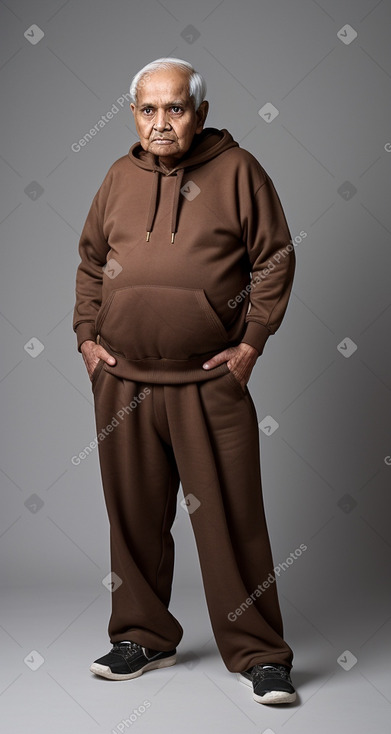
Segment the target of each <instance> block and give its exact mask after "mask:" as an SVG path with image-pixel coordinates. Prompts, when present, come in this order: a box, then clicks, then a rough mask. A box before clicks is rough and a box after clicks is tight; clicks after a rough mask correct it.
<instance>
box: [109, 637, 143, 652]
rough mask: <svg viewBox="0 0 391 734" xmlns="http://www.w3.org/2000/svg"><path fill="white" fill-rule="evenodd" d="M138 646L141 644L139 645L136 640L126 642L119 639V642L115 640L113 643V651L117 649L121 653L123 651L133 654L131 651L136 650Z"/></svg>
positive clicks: (138, 648)
mask: <svg viewBox="0 0 391 734" xmlns="http://www.w3.org/2000/svg"><path fill="white" fill-rule="evenodd" d="M124 648H125V649H124ZM140 648H141V645H139V644H138V642H126V641H122V640H121V641H120V642H115V643H114V644H113V652H115V651H117V650H119V651H120V652H121V653H122V655H123V654H124V652H126V653H127V654H133V652H138V651H139V650H140Z"/></svg>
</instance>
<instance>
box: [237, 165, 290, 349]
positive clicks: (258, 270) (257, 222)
mask: <svg viewBox="0 0 391 734" xmlns="http://www.w3.org/2000/svg"><path fill="white" fill-rule="evenodd" d="M246 230H247V231H246V239H247V252H248V256H249V259H250V263H251V275H252V280H251V291H250V308H249V311H248V313H247V316H246V323H247V327H246V331H245V334H244V336H243V338H242V341H243V342H245V343H246V344H250V345H251V346H253V347H255V349H257V350H258V352H259V354H262V352H263V349H264V346H265V343H266V340H267V339H268V337H269V336H270V335H271V334H274V333H275V332H276V331H277V329H278V327H279V326H280V324H281V322H282V319H283V317H284V314H285V311H286V308H287V305H288V300H289V296H290V292H291V289H292V282H293V276H294V272H295V265H296V259H295V252H294V246H293V244H292V242H291V233H290V231H289V228H288V225H287V222H286V219H285V214H284V211H283V209H282V205H281V202H280V199H279V197H278V194H277V192H276V189H275V188H274V185H273V182H272V180H271V178H270V177H269V176H268V175H267V173H266V172H265V171H264V181H263V183H262V184H261V186H260V187H259V188H258V190H257V191H256V193H255V194H254V195H253V200H252V202H251V206H250V212H249V213H248V215H247V222H246Z"/></svg>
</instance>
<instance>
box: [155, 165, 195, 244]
mask: <svg viewBox="0 0 391 734" xmlns="http://www.w3.org/2000/svg"><path fill="white" fill-rule="evenodd" d="M184 172H185V170H184V168H180V169H179V170H178V171H177V175H176V177H175V186H174V198H173V202H172V210H171V244H172V245H173V244H174V242H175V234H176V231H177V220H178V205H179V194H180V190H181V186H182V179H183V175H184ZM153 173H154V177H153V181H152V189H151V198H150V202H149V211H148V217H147V226H146V230H147V235H146V238H145V239H146V242H149V240H150V237H151V232H152V228H153V222H154V219H155V214H156V206H157V198H158V191H159V180H160V171H159V170H158V169H156V168H155V170H154V172H153Z"/></svg>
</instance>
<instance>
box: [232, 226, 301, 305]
mask: <svg viewBox="0 0 391 734" xmlns="http://www.w3.org/2000/svg"><path fill="white" fill-rule="evenodd" d="M306 237H307V232H305V231H304V230H301V232H299V234H298V235H296V237H294V238H293V240H290V241H289V244H288V245H287V246H286V247H283V248H282V249H281V250H278V252H276V253H275V254H274V255H273V257H271V258H270V260H269V262H268V263H267V265H266V267H264V268H263V270H261V271H260V272H259V273H256V274H255V275H254V276H253V277H252V278H251V282H250V283H248V284H247V285H246V287H245V288H243V290H241V291H240V293H238V294H237V295H236V296H235V298H230V300H229V301H228V306H229V307H230V308H236V306H238V305H239V304H240V303H242V301H244V300H245V298H247V296H248V294H249V293H251V291H252V290H254V288H256V286H257V285H259V283H262V281H263V280H265V278H267V277H268V275H269V274H270V273H271V272H272V271H273V270H274V269H275V267H276V264H277V265H279V264H280V262H281V261H282V260H285V258H286V257H287V256H288V255H289V253H290V252H292V250H293V249H294V248H295V247H297V245H299V244H300V242H302V241H303V240H304V239H305V238H306Z"/></svg>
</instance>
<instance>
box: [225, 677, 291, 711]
mask: <svg viewBox="0 0 391 734" xmlns="http://www.w3.org/2000/svg"><path fill="white" fill-rule="evenodd" d="M237 676H238V680H239V681H240V682H241V683H243V684H244V685H245V686H249V687H250V688H252V687H253V684H252V682H251V681H250V680H248V679H247V678H245V677H244V676H243V675H242V674H241V673H238V674H237ZM253 699H254V701H256V702H257V703H267V704H269V703H293V702H294V701H296V693H287V692H286V691H269V692H268V693H265V695H264V696H257V695H256V694H255V693H253Z"/></svg>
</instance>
